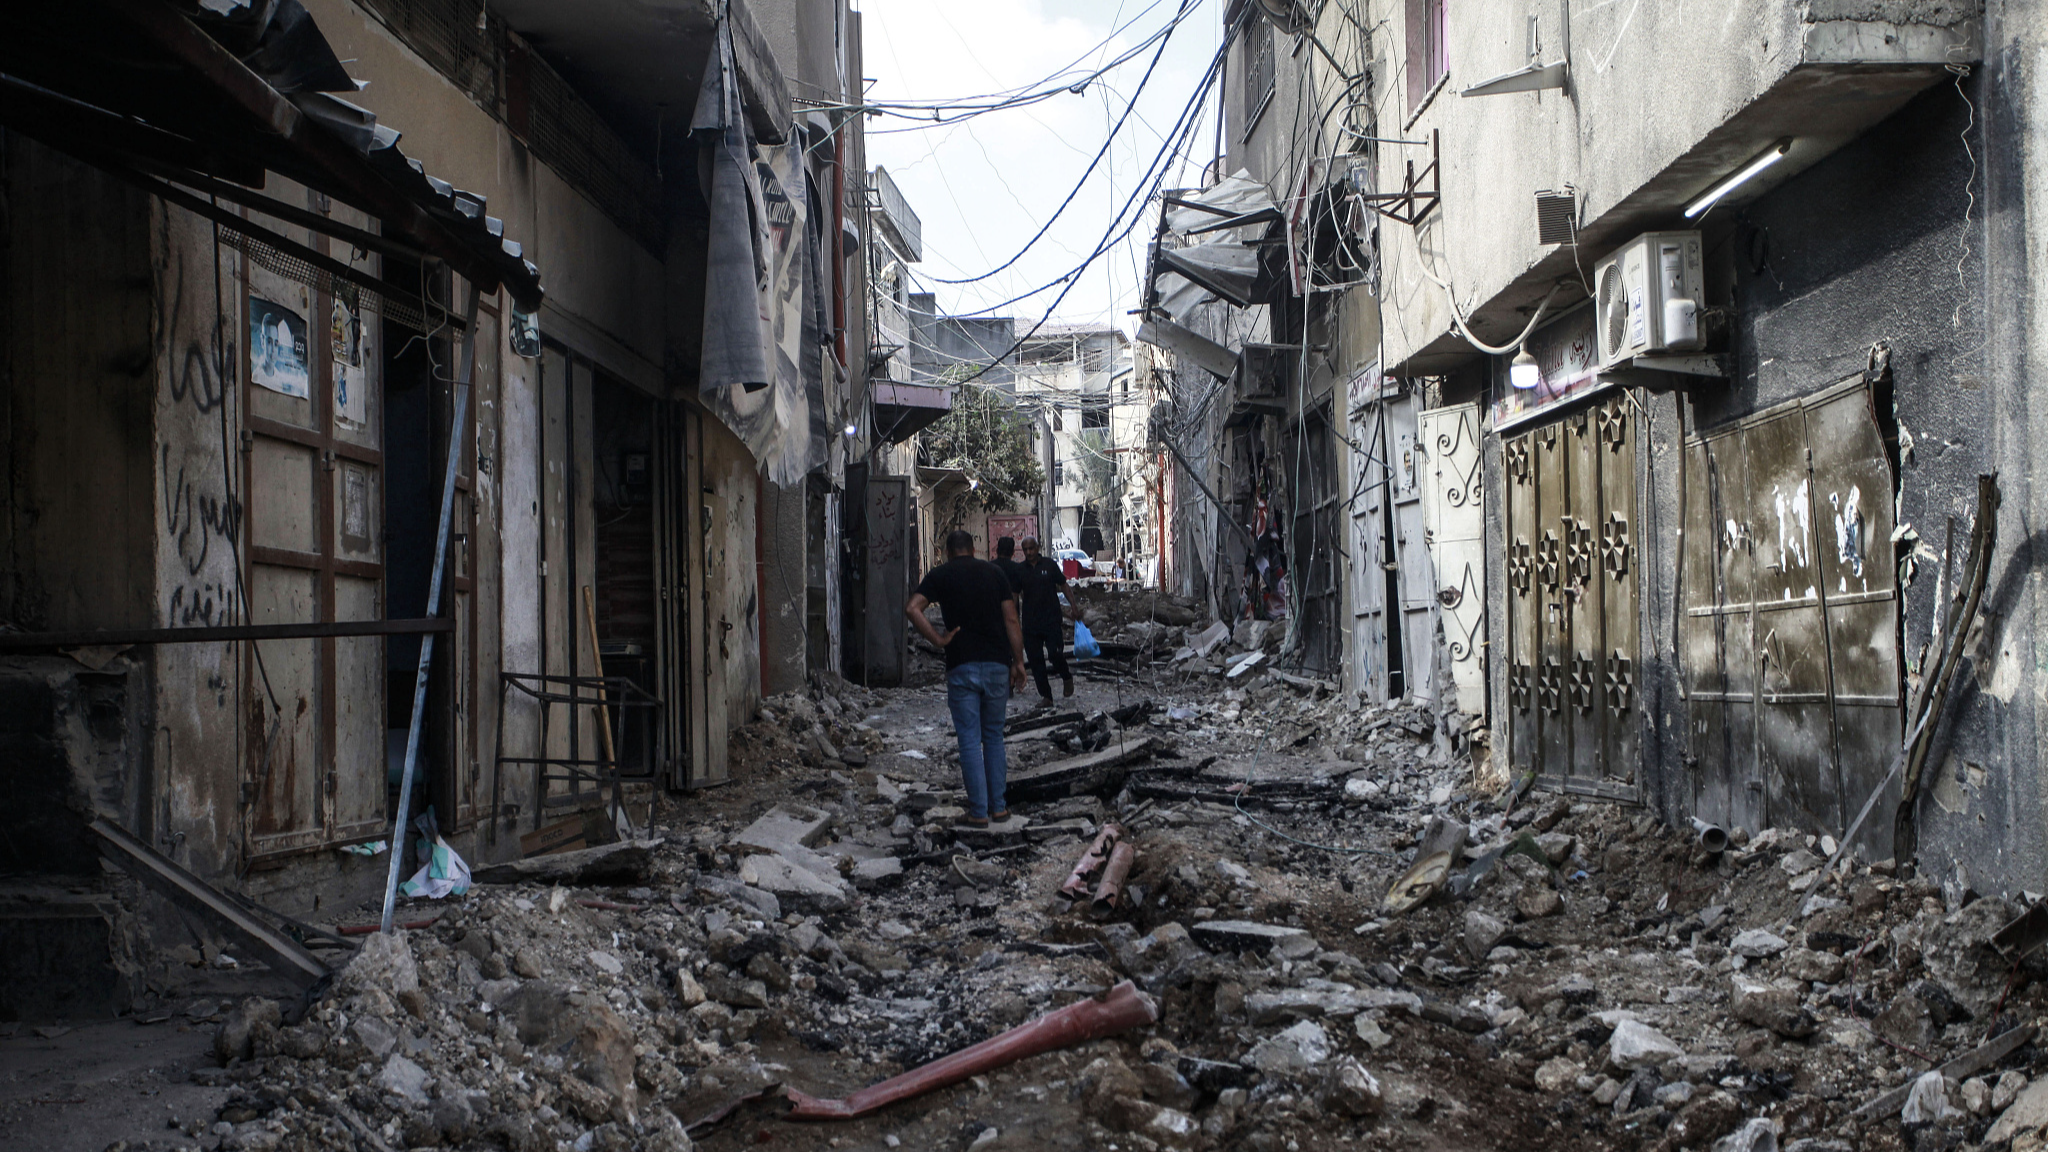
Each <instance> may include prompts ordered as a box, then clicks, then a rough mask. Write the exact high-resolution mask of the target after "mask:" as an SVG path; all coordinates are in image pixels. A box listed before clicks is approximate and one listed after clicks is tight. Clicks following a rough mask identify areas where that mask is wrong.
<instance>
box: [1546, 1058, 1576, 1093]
mask: <svg viewBox="0 0 2048 1152" xmlns="http://www.w3.org/2000/svg"><path fill="white" fill-rule="evenodd" d="M1585 1074H1586V1070H1585V1069H1584V1068H1583V1067H1581V1066H1580V1065H1579V1063H1578V1062H1577V1061H1575V1060H1572V1059H1570V1058H1568V1057H1564V1056H1553V1057H1551V1058H1550V1059H1548V1060H1545V1061H1544V1062H1543V1063H1542V1064H1540V1065H1538V1066H1537V1068H1536V1087H1538V1088H1541V1089H1542V1090H1543V1091H1545V1092H1548V1093H1550V1094H1551V1095H1553V1096H1555V1095H1557V1094H1558V1093H1560V1092H1564V1091H1566V1090H1568V1089H1571V1088H1575V1087H1577V1086H1578V1083H1579V1077H1581V1076H1584V1075H1585Z"/></svg>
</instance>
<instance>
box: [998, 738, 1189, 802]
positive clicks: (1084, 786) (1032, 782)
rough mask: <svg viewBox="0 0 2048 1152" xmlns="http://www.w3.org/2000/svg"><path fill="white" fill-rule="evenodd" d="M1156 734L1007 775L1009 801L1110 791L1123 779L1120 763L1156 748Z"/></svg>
mask: <svg viewBox="0 0 2048 1152" xmlns="http://www.w3.org/2000/svg"><path fill="white" fill-rule="evenodd" d="M1159 746H1160V742H1159V739H1158V737H1156V736H1146V737H1144V738H1143V739H1139V740H1131V741H1125V742H1120V743H1117V744H1112V745H1111V746H1109V747H1108V748H1104V749H1103V750H1102V751H1100V752H1090V753H1088V754H1087V755H1085V756H1074V757H1070V758H1068V759H1065V760H1055V761H1053V762H1052V763H1050V764H1043V765H1040V766H1039V767H1037V768H1030V769H1026V770H1024V771H1022V772H1014V773H1012V774H1011V775H1010V779H1009V783H1008V787H1007V788H1006V792H1007V793H1008V796H1009V799H1011V800H1013V801H1027V802H1028V801H1033V800H1057V799H1060V798H1061V797H1065V796H1076V795H1079V794H1081V793H1084V792H1098V791H1113V790H1114V789H1116V788H1117V787H1119V786H1121V784H1122V783H1123V778H1124V776H1125V775H1126V773H1124V772H1123V771H1122V769H1123V767H1124V765H1126V764H1129V763H1130V762H1132V761H1134V760H1141V759H1144V758H1145V757H1148V756H1151V755H1152V754H1153V753H1154V752H1156V751H1158V749H1159Z"/></svg>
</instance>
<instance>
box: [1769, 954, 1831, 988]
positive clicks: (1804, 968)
mask: <svg viewBox="0 0 2048 1152" xmlns="http://www.w3.org/2000/svg"><path fill="white" fill-rule="evenodd" d="M1845 964H1846V962H1845V961H1844V960H1843V959H1842V958H1841V957H1840V956H1837V955H1835V954H1834V953H1832V952H1816V951H1814V950H1813V949H1811V948H1791V949H1788V950H1786V952H1785V954H1784V955H1783V956H1782V957H1780V958H1779V960H1778V969H1779V971H1781V972H1783V973H1784V974H1785V975H1787V976H1790V977H1791V978H1793V979H1794V980H1808V981H1812V982H1814V983H1817V984H1835V983H1839V982H1840V981H1841V979H1842V973H1843V971H1844V968H1845Z"/></svg>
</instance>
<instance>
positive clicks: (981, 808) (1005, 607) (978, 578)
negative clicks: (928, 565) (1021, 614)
mask: <svg viewBox="0 0 2048 1152" xmlns="http://www.w3.org/2000/svg"><path fill="white" fill-rule="evenodd" d="M946 555H947V557H948V559H947V560H946V562H945V563H944V564H941V565H939V566H938V567H937V568H934V569H932V570H931V571H930V572H929V573H927V574H926V575H925V578H924V581H923V583H920V584H919V585H918V586H917V591H916V592H914V593H912V594H911V597H910V603H908V604H905V605H904V606H903V614H904V615H905V616H908V617H909V618H910V623H911V626H912V627H914V628H916V629H917V631H918V633H919V634H920V635H922V636H923V637H924V638H925V639H926V640H929V641H931V642H932V644H934V645H935V646H937V647H938V648H940V649H941V650H943V651H944V652H945V653H946V706H947V707H948V708H949V709H950V710H951V711H952V713H953V736H954V738H955V739H956V740H958V741H959V744H960V779H961V783H962V784H964V785H965V786H966V788H967V823H968V825H969V826H971V827H976V828H986V827H988V825H989V821H990V820H999V821H1000V820H1008V819H1009V818H1010V806H1009V804H1008V802H1007V801H1006V800H1005V799H1004V795H1003V791H1004V784H1005V781H1006V778H1007V776H1008V768H1009V763H1008V759H1007V757H1006V754H1005V752H1004V749H1003V714H1004V713H1005V712H1006V711H1007V710H1008V708H1009V704H1010V690H1011V689H1012V688H1022V687H1023V686H1024V637H1023V632H1022V628H1021V626H1020V625H1019V623H1018V617H1017V600H1016V596H1015V595H1014V594H1013V593H1012V591H1011V588H1010V578H1009V577H1008V576H1006V575H1004V574H1003V571H1002V569H1000V568H997V567H996V566H995V565H994V564H991V563H989V562H988V561H986V560H976V559H975V558H974V534H973V533H971V532H968V531H966V530H964V529H955V530H954V531H952V532H951V533H949V534H948V535H947V536H946ZM933 603H937V604H938V606H939V611H940V612H941V613H943V614H944V615H945V617H946V629H947V631H946V632H945V634H944V635H941V634H940V633H939V630H938V629H937V628H935V627H933V626H932V622H931V619H930V618H929V617H927V616H926V615H925V614H924V612H925V609H926V608H927V607H928V606H930V605H931V604H933Z"/></svg>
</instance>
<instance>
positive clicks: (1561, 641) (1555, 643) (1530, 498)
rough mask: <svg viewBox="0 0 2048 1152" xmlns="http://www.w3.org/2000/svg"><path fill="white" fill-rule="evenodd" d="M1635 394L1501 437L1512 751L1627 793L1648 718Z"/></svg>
mask: <svg viewBox="0 0 2048 1152" xmlns="http://www.w3.org/2000/svg"><path fill="white" fill-rule="evenodd" d="M1632 403H1633V402H1632V401H1631V400H1630V398H1629V397H1628V396H1626V395H1615V396H1611V397H1609V398H1608V399H1606V400H1603V401H1601V402H1599V403H1598V404H1595V405H1594V406H1592V407H1591V408H1587V409H1581V410H1580V411H1578V412H1575V413H1573V414H1571V415H1568V416H1566V417H1564V418H1563V419H1562V420H1560V421H1558V422H1556V423H1553V424H1549V425H1545V426H1544V427H1541V428H1537V429H1535V430H1534V431H1531V432H1525V433H1522V434H1520V435H1516V436H1510V437H1507V438H1506V439H1504V440H1503V441H1502V451H1503V471H1504V474H1505V475H1506V477H1507V486H1508V491H1507V494H1506V499H1505V500H1504V506H1505V508H1506V512H1507V531H1506V538H1507V547H1508V555H1507V574H1508V707H1509V716H1508V734H1509V736H1508V738H1509V763H1510V764H1511V765H1512V771H1513V772H1514V774H1515V775H1517V776H1519V775H1521V774H1523V773H1525V772H1529V771H1532V770H1533V771H1535V772H1536V773H1537V775H1538V776H1539V777H1540V778H1542V779H1543V781H1544V782H1545V783H1546V784H1547V785H1548V786H1551V787H1556V788H1560V789H1562V790H1564V791H1569V792H1578V793H1584V794H1589V795H1598V796H1606V797H1609V798H1612V799H1619V800H1630V801H1633V800H1635V799H1637V797H1638V792H1637V767H1638V760H1639V758H1640V739H1641V726H1642V719H1641V712H1640V702H1639V701H1638V699H1637V697H1636V692H1635V682H1636V661H1637V659H1638V652H1637V647H1638V637H1639V634H1640V623H1639V620H1638V601H1637V591H1636V568H1637V544H1636V541H1635V538H1634V524H1635V508H1636V479H1635V439H1636V426H1635V414H1634V411H1633V408H1632Z"/></svg>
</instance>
